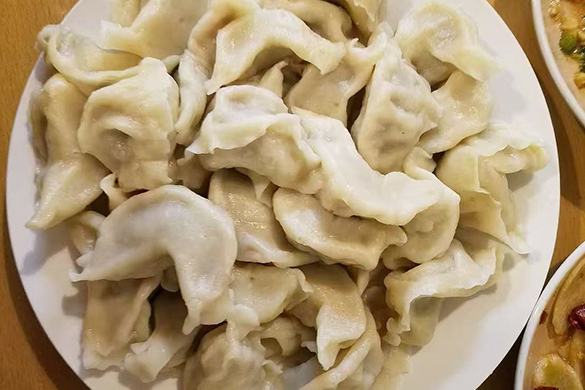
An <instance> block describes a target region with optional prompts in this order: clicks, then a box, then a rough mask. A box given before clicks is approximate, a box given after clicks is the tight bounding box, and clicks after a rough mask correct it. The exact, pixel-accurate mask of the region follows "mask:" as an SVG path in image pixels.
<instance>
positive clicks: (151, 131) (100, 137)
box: [78, 58, 179, 191]
mask: <svg viewBox="0 0 585 390" xmlns="http://www.w3.org/2000/svg"><path fill="white" fill-rule="evenodd" d="M178 104H179V91H178V88H177V84H176V83H175V81H174V80H173V78H172V77H171V76H169V75H168V74H167V71H166V67H165V66H164V64H163V63H162V62H161V61H158V60H155V59H151V58H147V59H145V60H143V62H142V65H141V71H140V73H139V74H138V75H136V76H134V77H131V78H129V79H125V80H122V81H120V82H118V83H116V84H114V85H111V86H108V87H104V88H102V89H100V90H99V91H96V92H94V93H92V94H91V96H90V97H89V99H88V100H87V104H86V105H85V109H84V111H83V117H82V119H81V125H80V126H79V132H78V139H79V145H80V147H81V150H82V151H83V152H85V153H88V154H91V155H93V156H95V157H97V158H98V159H99V160H100V161H101V162H102V163H103V164H104V165H105V166H106V167H108V169H110V170H111V171H112V172H114V173H115V174H116V177H117V178H118V184H119V186H120V188H121V189H122V190H124V191H131V190H135V189H143V188H144V189H152V188H156V187H159V186H161V185H165V184H170V183H171V182H172V180H171V178H170V177H169V159H170V158H171V155H172V152H173V146H174V144H173V142H172V141H173V140H172V138H173V137H174V134H175V133H174V126H175V122H176V120H177V110H178Z"/></svg>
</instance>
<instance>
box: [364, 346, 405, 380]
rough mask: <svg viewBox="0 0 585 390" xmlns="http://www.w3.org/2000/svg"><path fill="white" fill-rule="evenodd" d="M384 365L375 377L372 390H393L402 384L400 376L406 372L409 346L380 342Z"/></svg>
mask: <svg viewBox="0 0 585 390" xmlns="http://www.w3.org/2000/svg"><path fill="white" fill-rule="evenodd" d="M382 351H383V352H384V365H383V366H382V370H381V371H380V374H379V375H378V376H377V377H376V380H375V381H374V384H373V385H372V390H394V389H400V388H401V386H402V376H403V374H406V373H408V371H409V370H410V367H409V357H410V347H409V346H408V345H406V344H402V345H400V346H398V347H395V346H393V345H389V344H387V343H385V342H382Z"/></svg>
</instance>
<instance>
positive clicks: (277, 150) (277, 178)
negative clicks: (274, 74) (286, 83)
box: [200, 88, 322, 194]
mask: <svg viewBox="0 0 585 390" xmlns="http://www.w3.org/2000/svg"><path fill="white" fill-rule="evenodd" d="M259 89H262V88H259ZM265 91H266V92H267V93H270V91H267V90H265ZM274 96H275V95H274ZM241 137H244V138H246V137H247V134H246V133H243V134H242V136H241ZM306 138H307V136H306V133H305V130H304V129H303V127H302V126H301V123H300V120H299V118H298V117H297V116H296V115H291V114H278V120H276V121H275V122H274V123H273V124H272V125H271V126H270V127H269V128H268V129H267V130H266V134H264V135H263V136H260V137H258V138H257V139H256V140H254V141H253V142H250V143H249V144H247V145H246V146H244V147H241V148H235V149H229V150H224V149H223V147H221V145H220V147H219V148H218V149H217V150H215V151H214V153H213V154H202V155H200V160H201V164H202V165H203V167H204V168H205V169H207V170H210V171H217V170H219V169H223V168H245V169H248V170H250V171H252V172H255V173H257V174H258V175H261V176H264V177H266V178H267V179H268V180H270V181H271V182H272V183H274V184H276V185H277V186H280V187H286V188H292V189H294V190H297V191H300V192H302V193H307V194H314V193H315V192H317V191H318V190H319V189H320V188H321V186H322V183H321V176H320V171H319V170H318V168H319V166H320V163H321V162H320V160H319V157H318V156H317V155H316V154H315V152H313V150H311V148H310V147H309V145H308V144H307V139H306Z"/></svg>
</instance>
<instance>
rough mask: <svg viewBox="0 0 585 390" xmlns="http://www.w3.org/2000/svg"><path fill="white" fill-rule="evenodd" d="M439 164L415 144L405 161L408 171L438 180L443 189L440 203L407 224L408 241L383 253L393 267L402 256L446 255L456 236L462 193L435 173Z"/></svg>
mask: <svg viewBox="0 0 585 390" xmlns="http://www.w3.org/2000/svg"><path fill="white" fill-rule="evenodd" d="M434 168H435V162H434V161H433V159H432V157H431V156H430V155H429V154H428V153H426V152H425V151H424V150H422V149H420V148H415V149H414V150H413V151H412V152H411V153H410V154H409V156H408V157H407V158H406V161H405V163H404V171H405V173H406V174H408V175H409V176H410V177H411V178H413V179H417V180H426V181H430V182H433V183H435V185H436V186H437V188H438V189H439V200H438V201H437V203H435V204H434V205H432V206H431V207H429V208H428V209H426V210H424V211H423V212H421V213H419V214H418V215H417V216H416V217H414V218H413V219H412V221H410V222H409V223H407V224H406V225H405V226H404V232H405V233H406V236H407V237H408V239H407V241H406V244H404V245H402V246H391V247H389V248H388V249H387V250H386V251H385V252H384V254H383V258H384V263H385V264H387V266H388V268H392V265H393V264H396V263H397V262H398V261H399V259H401V258H406V259H408V260H410V261H412V262H414V263H424V262H426V261H429V260H432V259H433V258H435V257H438V256H442V255H443V254H444V253H445V251H446V250H447V249H448V248H449V244H451V241H452V240H453V236H454V235H455V230H456V229H457V224H458V222H459V201H460V199H459V196H458V195H457V194H456V193H455V192H454V191H453V190H452V189H450V188H449V187H447V186H446V185H445V184H443V183H441V181H440V180H439V179H437V178H436V177H435V175H433V174H432V173H431V171H433V170H434Z"/></svg>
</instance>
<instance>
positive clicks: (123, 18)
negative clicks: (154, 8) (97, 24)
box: [110, 0, 146, 27]
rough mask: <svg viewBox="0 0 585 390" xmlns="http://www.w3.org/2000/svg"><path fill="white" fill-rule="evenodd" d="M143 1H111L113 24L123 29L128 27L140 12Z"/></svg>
mask: <svg viewBox="0 0 585 390" xmlns="http://www.w3.org/2000/svg"><path fill="white" fill-rule="evenodd" d="M142 3H146V1H143V0H110V5H111V8H112V9H111V17H110V18H111V19H112V22H114V23H118V24H119V25H120V26H122V27H128V26H130V25H131V24H132V22H133V21H134V19H136V17H137V16H138V13H139V12H140V7H141V5H142Z"/></svg>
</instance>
